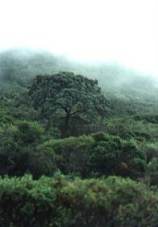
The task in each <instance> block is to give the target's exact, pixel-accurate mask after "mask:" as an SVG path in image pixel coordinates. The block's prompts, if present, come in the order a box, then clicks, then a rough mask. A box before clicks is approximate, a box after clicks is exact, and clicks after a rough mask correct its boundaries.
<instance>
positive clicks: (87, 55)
mask: <svg viewBox="0 0 158 227" xmlns="http://www.w3.org/2000/svg"><path fill="white" fill-rule="evenodd" d="M157 12H158V0H0V48H1V49H5V48H15V47H32V48H41V49H48V50H50V51H52V52H54V53H58V54H60V55H66V56H68V57H70V58H74V59H77V60H80V61H86V62H89V61H92V62H93V61H106V62H112V63H119V64H122V65H125V66H128V67H131V68H133V69H136V70H140V71H143V72H147V73H152V74H157V75H158V13H157Z"/></svg>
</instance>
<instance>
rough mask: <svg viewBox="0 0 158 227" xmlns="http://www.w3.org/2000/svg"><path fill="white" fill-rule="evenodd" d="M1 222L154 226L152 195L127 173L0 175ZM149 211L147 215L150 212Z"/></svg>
mask: <svg viewBox="0 0 158 227" xmlns="http://www.w3.org/2000/svg"><path fill="white" fill-rule="evenodd" d="M0 195H1V196H0V225H1V226H3V227H8V226H10V227H11V226H12V227H23V226H31V227H37V226H38V227H45V226H54V227H61V226H62V227H67V226H69V227H79V226H85V227H89V226H92V227H96V226H98V227H103V226H108V227H126V226H128V227H133V226H143V227H148V226H150V227H155V226H156V223H157V221H158V217H157V212H158V206H157V203H158V195H157V194H156V193H154V192H152V191H150V190H149V189H148V188H147V187H146V186H145V185H143V184H141V183H136V182H134V181H132V180H129V179H126V180H124V179H122V178H117V177H109V178H107V179H89V180H80V179H79V178H75V179H74V180H71V179H69V178H68V177H67V178H66V177H64V176H62V175H56V176H55V177H54V178H46V177H42V178H41V179H39V180H38V181H35V180H32V179H31V177H30V176H25V177H22V178H8V177H5V178H4V179H2V178H1V179H0ZM151 214H152V215H151Z"/></svg>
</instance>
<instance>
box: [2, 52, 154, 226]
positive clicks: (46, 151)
mask: <svg viewBox="0 0 158 227" xmlns="http://www.w3.org/2000/svg"><path fill="white" fill-rule="evenodd" d="M72 71H73V73H72ZM0 79H1V81H0V82H1V84H0V175H1V179H0V226H3V227H23V226H24V227H28V226H29V227H51V226H52V227H78V226H85V227H127V226H128V227H157V226H158V217H157V212H158V188H157V186H158V142H157V141H158V88H157V87H156V86H157V84H156V82H154V83H153V82H152V81H150V80H149V79H148V78H147V77H143V76H138V75H136V74H135V73H133V72H130V71H127V70H123V69H121V68H119V67H112V66H100V67H99V66H93V67H90V66H83V65H79V64H70V62H67V61H66V60H63V59H58V58H56V57H52V56H51V55H50V54H47V53H41V52H37V53H35V54H34V53H33V52H27V51H26V50H25V51H23V53H21V52H20V51H11V52H10V51H8V52H4V53H2V54H1V55H0ZM96 79H99V81H97V80H96ZM114 79H115V80H114ZM100 87H101V88H100Z"/></svg>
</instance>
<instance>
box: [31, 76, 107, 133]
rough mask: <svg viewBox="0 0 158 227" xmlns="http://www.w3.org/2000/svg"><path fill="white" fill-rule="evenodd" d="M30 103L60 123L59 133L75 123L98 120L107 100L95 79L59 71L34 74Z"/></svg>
mask: <svg viewBox="0 0 158 227" xmlns="http://www.w3.org/2000/svg"><path fill="white" fill-rule="evenodd" d="M29 95H30V96H31V99H32V103H33V106H34V107H35V109H38V110H40V113H41V118H42V119H47V121H48V124H49V125H50V124H52V123H51V122H52V120H54V122H53V123H54V124H55V122H60V123H59V125H58V126H59V128H60V129H61V133H62V135H64V136H65V135H68V134H70V133H71V132H72V131H73V129H74V127H75V131H76V130H77V127H78V128H80V127H82V125H83V124H84V125H88V124H93V123H95V124H96V123H98V124H99V122H101V120H102V119H103V118H104V117H105V116H106V107H107V100H106V98H105V97H104V95H103V94H102V92H101V89H100V87H99V86H98V81H97V80H92V79H89V78H86V77H84V76H82V75H75V74H74V73H71V72H62V73H58V74H54V75H51V76H42V75H39V76H37V77H36V78H35V79H34V81H33V83H32V86H31V87H30V90H29Z"/></svg>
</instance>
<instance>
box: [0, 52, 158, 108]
mask: <svg viewBox="0 0 158 227" xmlns="http://www.w3.org/2000/svg"><path fill="white" fill-rule="evenodd" d="M58 71H73V72H75V73H79V74H83V75H85V76H87V77H90V78H95V79H97V80H98V81H99V84H100V86H101V87H102V89H103V90H104V92H105V94H106V96H108V97H113V98H114V99H118V100H122V101H123V103H126V102H129V101H130V102H131V101H133V102H136V103H143V105H144V103H145V105H147V108H148V107H149V105H148V104H149V103H150V105H151V104H152V105H153V104H154V105H157V104H156V103H158V87H157V86H155V85H156V83H155V81H153V80H152V79H151V78H150V77H147V76H143V75H141V74H140V73H137V72H134V71H132V70H129V69H125V68H123V67H121V66H119V65H106V64H98V65H97V64H96V65H94V64H93V65H92V64H88V65H86V64H81V63H77V62H73V61H70V60H67V59H65V58H63V57H59V56H55V55H53V54H51V53H49V52H46V51H40V50H29V49H11V50H7V51H3V52H1V53H0V79H1V83H0V84H1V85H0V86H1V87H2V86H3V85H4V84H5V85H6V84H10V85H11V86H13V85H14V84H18V85H20V86H26V85H27V84H28V83H29V82H30V81H31V79H32V78H34V77H35V76H36V75H39V74H53V73H55V72H58ZM147 101H149V103H146V102H147ZM156 109H157V107H156Z"/></svg>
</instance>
